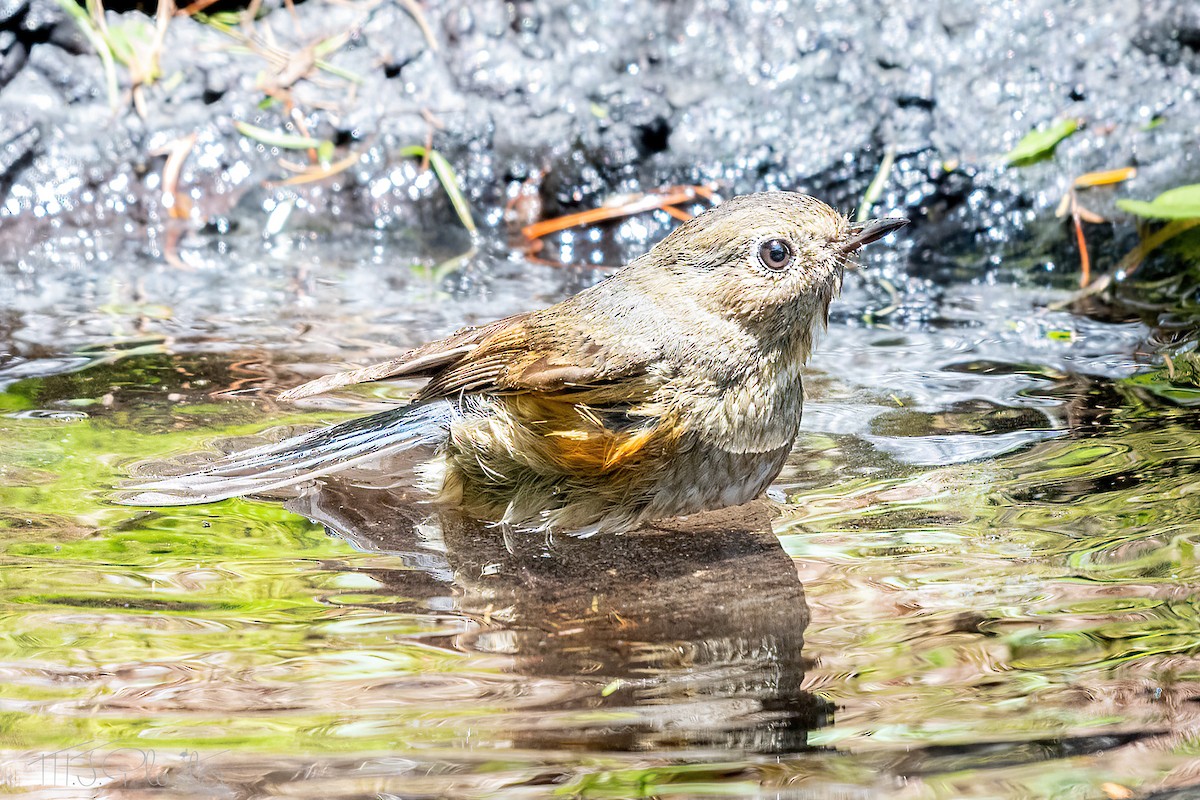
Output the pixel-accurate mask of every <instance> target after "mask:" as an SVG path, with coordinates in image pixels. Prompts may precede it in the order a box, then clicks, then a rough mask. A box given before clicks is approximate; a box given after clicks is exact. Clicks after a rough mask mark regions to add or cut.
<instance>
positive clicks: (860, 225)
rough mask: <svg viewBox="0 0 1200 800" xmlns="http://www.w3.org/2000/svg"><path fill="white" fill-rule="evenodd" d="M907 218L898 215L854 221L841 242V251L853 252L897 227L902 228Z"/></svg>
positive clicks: (906, 222)
mask: <svg viewBox="0 0 1200 800" xmlns="http://www.w3.org/2000/svg"><path fill="white" fill-rule="evenodd" d="M907 224H908V220H906V219H900V218H898V217H888V218H885V219H869V220H867V221H865V222H855V223H854V224H853V225H851V226H850V233H849V235H848V236H847V237H846V240H845V241H844V242H842V252H843V253H847V254H849V253H853V252H854V251H855V250H857V249H858V248H860V247H862V246H863V245H866V244H870V243H871V242H874V241H876V240H877V239H882V238H883V237H885V236H887V235H888V234H889V233H891V232H892V231H894V230H896V229H897V228H903V227H904V226H905V225H907Z"/></svg>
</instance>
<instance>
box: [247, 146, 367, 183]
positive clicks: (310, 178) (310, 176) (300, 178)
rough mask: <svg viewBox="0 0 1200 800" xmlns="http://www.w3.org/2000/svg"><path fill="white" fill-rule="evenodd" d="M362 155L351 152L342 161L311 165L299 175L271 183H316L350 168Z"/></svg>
mask: <svg viewBox="0 0 1200 800" xmlns="http://www.w3.org/2000/svg"><path fill="white" fill-rule="evenodd" d="M361 157H362V156H361V155H360V154H359V153H351V154H350V155H348V156H346V157H345V158H343V159H342V160H341V161H335V162H333V163H332V164H328V165H326V166H317V165H314V166H312V167H309V168H308V169H307V170H305V171H304V172H301V173H300V174H299V175H293V176H292V177H290V178H288V179H287V180H283V181H278V182H275V183H272V184H270V185H271V186H300V185H302V184H305V183H316V182H317V181H323V180H325V179H326V178H331V177H333V176H334V175H337V174H338V173H339V172H345V171H346V170H348V169H350V168H351V167H353V166H354V165H355V164H356V163H357V162H358V160H359V158H361Z"/></svg>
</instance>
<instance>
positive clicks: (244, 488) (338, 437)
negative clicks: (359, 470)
mask: <svg viewBox="0 0 1200 800" xmlns="http://www.w3.org/2000/svg"><path fill="white" fill-rule="evenodd" d="M452 413H453V412H452V409H451V407H450V405H449V403H447V402H446V401H440V402H434V403H421V404H418V405H413V406H407V407H404V408H397V409H390V410H388V411H382V412H380V413H378V414H373V415H371V416H368V417H360V418H358V419H352V420H348V421H347V422H343V423H341V424H339V425H334V426H331V427H328V428H319V429H317V430H315V431H309V432H308V433H304V434H301V435H299V436H294V437H292V438H290V439H285V440H283V441H282V442H275V443H272V444H268V445H264V446H262V447H256V448H254V449H253V450H246V451H243V452H241V453H234V454H232V455H229V456H226V457H225V458H222V459H220V460H219V461H215V462H213V463H212V464H209V465H208V466H206V467H205V468H204V469H201V470H198V471H196V472H192V473H188V474H186V475H178V476H174V477H170V478H162V479H159V480H155V481H150V482H148V483H142V484H138V485H135V486H128V487H125V488H126V489H127V490H128V491H129V492H131V494H129V495H126V496H124V497H121V498H120V500H119V502H121V503H123V504H124V505H132V506H173V505H195V504H197V503H212V502H216V501H218V500H226V499H228V498H230V497H240V496H243V495H250V494H262V493H264V492H271V491H275V490H278V489H283V488H286V487H289V486H294V485H296V484H299V483H304V482H306V481H308V480H311V479H313V478H317V477H319V476H321V475H328V474H330V473H333V472H338V471H340V470H343V469H346V468H348V467H351V466H354V465H355V464H358V463H361V462H363V461H366V460H368V459H374V458H378V457H381V456H385V455H389V454H392V453H396V452H399V451H403V450H409V449H413V448H418V447H428V446H432V445H437V444H439V443H440V442H442V441H444V440H445V438H446V435H447V432H448V430H449V425H450V419H451V416H452Z"/></svg>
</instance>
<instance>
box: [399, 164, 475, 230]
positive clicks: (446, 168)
mask: <svg viewBox="0 0 1200 800" xmlns="http://www.w3.org/2000/svg"><path fill="white" fill-rule="evenodd" d="M400 155H402V156H407V157H409V158H428V159H429V166H431V167H432V168H433V171H434V174H436V175H437V177H438V180H439V181H440V182H441V184H442V188H443V189H445V190H446V196H447V197H449V198H450V204H451V205H452V206H454V210H455V212H457V214H458V218H459V220H460V221H461V222H462V224H463V227H464V228H466V229H467V231H468V232H470V234H471V236H475V235H476V233H477V229H476V227H475V219H474V218H473V217H472V216H471V207H470V206H469V205H468V204H467V198H466V197H464V196H463V193H462V189H461V188H460V187H459V185H458V176H457V175H455V174H454V167H452V166H450V162H449V161H447V160H446V157H445V156H443V155H442V154H441V153H439V152H438V151H437V150H433V149H430V148H425V147H422V146H421V145H417V144H415V145H412V146H410V147H405V148H403V149H401V151H400Z"/></svg>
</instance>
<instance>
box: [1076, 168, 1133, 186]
mask: <svg viewBox="0 0 1200 800" xmlns="http://www.w3.org/2000/svg"><path fill="white" fill-rule="evenodd" d="M1136 177H1137V167H1121V168H1120V169H1106V170H1102V171H1100V172H1085V173H1084V174H1082V175H1080V176H1079V177H1078V178H1076V179H1075V188H1076V189H1087V188H1089V187H1092V186H1109V185H1111V184H1114V183H1122V182H1124V181H1127V180H1129V179H1130V178H1136Z"/></svg>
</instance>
